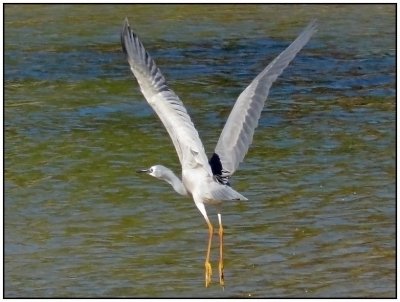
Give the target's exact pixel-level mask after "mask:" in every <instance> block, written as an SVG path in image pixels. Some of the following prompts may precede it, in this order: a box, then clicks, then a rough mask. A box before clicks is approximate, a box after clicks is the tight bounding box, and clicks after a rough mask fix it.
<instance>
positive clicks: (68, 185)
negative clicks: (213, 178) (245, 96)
mask: <svg viewBox="0 0 400 302" xmlns="http://www.w3.org/2000/svg"><path fill="white" fill-rule="evenodd" d="M125 16H128V17H129V19H130V22H131V24H132V25H133V28H134V29H135V30H136V31H137V33H138V34H139V36H140V37H141V38H142V40H143V42H144V44H145V46H146V47H147V48H148V50H149V51H150V53H151V54H152V55H153V57H154V58H155V59H156V61H157V63H158V65H159V66H160V67H161V69H162V71H163V73H164V74H165V76H166V77H167V79H168V81H169V84H170V86H171V87H172V88H173V89H174V90H175V92H176V93H177V94H178V95H179V96H180V97H181V98H182V100H183V101H184V103H185V105H186V106H187V108H188V110H189V112H190V114H191V116H192V118H193V120H194V123H195V125H196V127H197V129H198V130H199V132H200V136H201V137H202V139H203V141H204V143H205V147H206V150H207V151H208V152H209V153H210V154H211V152H212V150H213V147H214V146H215V143H216V141H217V139H218V136H219V133H220V130H221V129H222V127H223V125H224V122H225V120H226V118H227V116H228V114H229V111H230V109H231V107H232V105H233V102H234V101H235V99H236V97H237V96H238V95H239V93H240V92H241V91H242V90H243V89H244V88H245V86H246V85H247V84H248V83H249V82H250V81H251V80H252V78H253V77H254V76H255V75H256V74H257V73H258V72H259V71H260V70H261V69H262V68H264V67H265V66H266V65H267V64H268V63H269V62H270V61H271V60H272V59H273V58H274V57H275V56H276V55H277V54H278V53H279V52H280V51H282V50H283V49H284V48H285V47H286V46H287V45H288V44H289V43H290V42H291V41H292V40H293V39H294V38H295V37H296V35H297V34H298V33H299V32H300V31H301V29H302V28H303V27H304V26H305V25H306V24H307V23H308V22H309V20H311V19H314V18H317V19H318V20H319V31H318V32H317V34H316V35H315V36H314V37H313V38H312V40H311V41H310V43H309V44H308V45H307V46H306V48H305V49H304V50H302V51H301V53H300V54H299V56H298V57H297V58H296V59H295V61H294V62H293V63H292V64H291V65H290V66H289V68H287V69H286V70H285V72H284V74H283V75H282V76H281V77H280V78H279V80H278V81H277V82H276V83H275V84H274V86H273V87H272V90H271V93H270V97H269V100H268V102H267V105H266V107H265V109H264V112H263V114H262V117H261V120H260V124H259V127H258V129H257V131H256V134H255V137H254V143H253V145H252V147H251V148H250V151H249V153H248V155H247V157H246V161H245V163H243V164H242V165H241V167H240V169H239V171H238V172H237V173H236V174H235V177H234V178H233V179H232V183H233V186H234V187H235V189H237V190H238V191H239V192H241V193H242V194H243V195H245V196H246V197H248V198H249V201H248V202H242V203H232V204H225V206H224V210H223V222H224V225H225V233H226V236H225V267H226V269H225V277H226V287H225V290H224V291H222V290H221V288H220V287H219V285H218V283H217V278H218V276H217V275H218V271H217V257H218V250H217V246H218V241H217V240H215V241H214V246H213V249H212V265H213V268H214V275H213V281H214V283H213V284H212V286H211V287H210V288H208V289H205V288H204V284H203V282H204V280H203V273H204V272H203V269H204V258H205V249H206V240H207V228H206V224H205V222H204V220H203V218H202V217H201V215H200V213H199V212H198V210H197V209H196V207H195V206H194V204H193V202H192V201H191V200H190V199H189V198H182V197H180V196H177V195H176V194H175V193H174V192H173V191H172V189H171V188H170V187H168V185H167V184H165V183H163V182H157V181H155V180H154V179H150V178H149V177H146V176H144V175H138V174H136V173H135V170H136V169H139V168H147V167H149V166H150V165H153V164H156V163H159V164H165V165H167V166H170V167H171V168H172V169H173V170H175V171H176V172H177V173H179V169H180V167H179V164H178V160H177V156H176V154H175V151H174V149H173V147H172V143H171V142H170V140H169V138H168V136H167V134H166V131H165V130H164V128H163V127H162V125H161V123H160V122H159V121H158V119H157V118H156V117H155V116H154V114H153V112H152V111H151V110H150V108H149V106H148V104H147V103H146V102H145V101H144V99H143V97H142V95H141V94H140V92H139V90H138V87H137V84H136V82H134V81H133V80H132V76H131V75H130V71H129V68H128V65H127V62H126V61H125V59H124V57H123V55H122V53H121V47H120V44H119V31H120V29H121V26H122V22H123V19H124V17H125ZM4 50H5V61H4V62H5V86H4V87H5V109H4V116H5V122H4V124H5V162H4V164H5V175H4V176H5V185H4V189H5V207H4V210H5V212H4V227H5V233H4V234H5V237H4V240H5V247H4V261H5V262H4V294H5V296H6V297H395V295H396V291H395V288H396V287H395V280H396V268H395V259H396V258H395V257H396V252H395V244H396V242H395V238H396V237H395V236H396V220H395V219H396V218H395V217H396V213H395V209H396V198H395V179H396V174H395V157H396V153H395V116H396V114H395V110H396V101H395V95H396V86H395V72H396V70H395V6H394V5H326V6H324V5H315V6H310V5H272V6H271V5H224V6H221V5H208V6H206V5H163V6H157V5H151V6H150V5H149V6H145V5H126V6H125V5H70V6H68V5H6V6H5V48H4ZM209 212H210V216H211V218H212V220H213V222H214V223H216V219H215V218H216V216H215V213H214V211H213V209H212V208H210V209H209ZM216 238H217V236H216Z"/></svg>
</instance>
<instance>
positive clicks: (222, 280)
mask: <svg viewBox="0 0 400 302" xmlns="http://www.w3.org/2000/svg"><path fill="white" fill-rule="evenodd" d="M218 268H219V284H221V286H222V287H223V286H224V265H223V264H222V263H221V262H220V263H219V267H218Z"/></svg>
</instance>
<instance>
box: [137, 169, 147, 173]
mask: <svg viewBox="0 0 400 302" xmlns="http://www.w3.org/2000/svg"><path fill="white" fill-rule="evenodd" d="M136 173H149V169H141V170H136Z"/></svg>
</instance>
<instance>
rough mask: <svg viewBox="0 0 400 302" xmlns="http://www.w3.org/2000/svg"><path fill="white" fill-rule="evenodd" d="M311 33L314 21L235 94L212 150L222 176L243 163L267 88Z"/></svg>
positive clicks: (229, 174)
mask: <svg viewBox="0 0 400 302" xmlns="http://www.w3.org/2000/svg"><path fill="white" fill-rule="evenodd" d="M315 31H316V22H315V21H312V22H311V23H310V24H309V25H308V26H307V27H306V28H305V29H304V30H303V32H302V33H301V34H300V35H299V36H298V37H297V38H296V40H295V41H293V43H292V44H290V45H289V46H288V47H287V48H286V49H285V50H284V51H283V52H282V53H281V54H279V55H278V56H277V57H276V58H275V59H274V60H273V61H272V62H271V63H270V64H269V65H268V66H267V67H266V68H265V69H264V70H263V71H261V72H260V74H259V75H257V77H256V78H255V79H254V80H253V81H252V82H251V83H250V85H249V86H247V88H246V89H245V90H244V91H243V92H242V93H241V94H240V95H239V97H238V99H237V101H236V103H235V105H234V107H233V109H232V111H231V113H230V115H229V117H228V120H227V122H226V124H225V126H224V129H223V130H222V133H221V136H220V138H219V140H218V143H217V145H216V147H215V153H216V154H217V155H218V156H219V158H220V161H221V164H222V167H223V171H224V173H225V174H224V175H222V176H223V177H225V178H226V177H229V176H231V175H232V174H233V173H234V172H235V171H236V169H237V168H238V166H239V163H240V162H242V161H243V159H244V156H245V155H246V153H247V151H248V149H249V146H250V144H251V143H252V140H253V135H254V130H255V128H256V127H257V125H258V120H259V119H260V115H261V111H262V109H263V107H264V103H265V101H266V100H267V97H268V94H269V90H270V88H271V85H272V84H273V82H274V81H275V80H276V79H277V77H278V76H279V75H280V74H281V73H282V72H283V70H284V69H285V68H286V67H287V66H288V65H289V63H290V62H291V61H292V60H293V59H294V57H295V56H296V54H297V53H298V52H299V51H300V50H301V49H302V48H303V47H304V46H305V45H306V44H307V42H308V41H309V40H310V38H311V36H312V35H313V33H314V32H315Z"/></svg>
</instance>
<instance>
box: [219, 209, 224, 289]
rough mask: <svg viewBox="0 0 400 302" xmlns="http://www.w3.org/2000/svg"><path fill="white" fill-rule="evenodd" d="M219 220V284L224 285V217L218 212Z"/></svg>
mask: <svg viewBox="0 0 400 302" xmlns="http://www.w3.org/2000/svg"><path fill="white" fill-rule="evenodd" d="M218 222H219V230H218V234H219V265H218V269H219V284H221V286H224V257H223V246H224V239H223V237H224V228H223V227H222V219H221V214H220V213H218Z"/></svg>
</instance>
